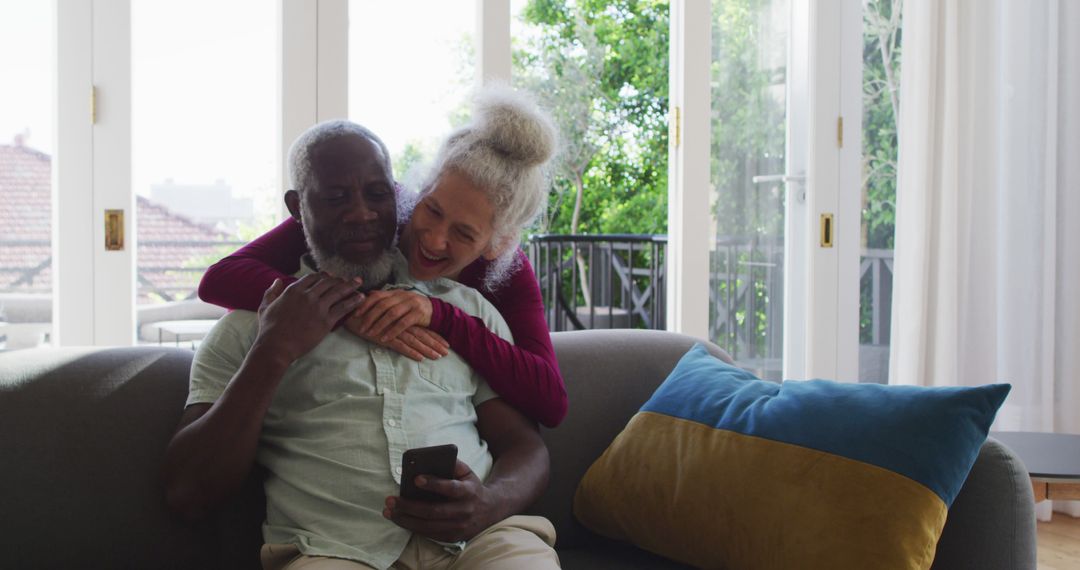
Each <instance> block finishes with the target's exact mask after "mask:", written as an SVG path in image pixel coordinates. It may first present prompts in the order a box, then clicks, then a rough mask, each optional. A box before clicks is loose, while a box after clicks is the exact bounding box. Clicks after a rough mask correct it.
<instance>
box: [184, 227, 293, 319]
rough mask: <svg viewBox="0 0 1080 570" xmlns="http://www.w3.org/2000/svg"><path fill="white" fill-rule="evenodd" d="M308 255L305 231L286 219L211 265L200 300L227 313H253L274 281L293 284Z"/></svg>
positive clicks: (204, 277)
mask: <svg viewBox="0 0 1080 570" xmlns="http://www.w3.org/2000/svg"><path fill="white" fill-rule="evenodd" d="M305 253H307V242H306V241H305V240H304V229H303V228H302V227H301V226H300V224H299V223H298V222H297V221H296V220H294V219H292V218H289V219H287V220H285V221H284V222H281V223H280V224H278V226H277V227H276V228H274V229H272V230H270V231H268V232H266V233H265V234H263V235H261V236H259V237H257V238H255V241H253V242H251V243H249V244H247V245H245V246H244V247H242V248H240V249H239V250H237V251H236V252H234V253H233V254H232V255H229V256H228V257H226V258H225V259H222V260H221V261H219V262H217V263H215V264H213V265H211V266H210V267H209V268H208V269H207V270H206V273H204V274H203V277H202V281H200V282H199V298H200V299H202V300H203V301H206V302H207V303H213V304H215V305H219V306H221V307H225V308H226V309H245V310H248V311H255V310H258V308H259V303H261V302H262V295H263V294H262V292H263V291H266V290H267V289H269V288H270V285H272V284H273V283H274V279H281V280H282V281H283V282H284V283H285V285H288V284H290V283H292V282H293V281H296V278H295V277H293V274H294V273H296V272H297V271H298V270H299V269H300V257H301V256H303V255H304V254H305Z"/></svg>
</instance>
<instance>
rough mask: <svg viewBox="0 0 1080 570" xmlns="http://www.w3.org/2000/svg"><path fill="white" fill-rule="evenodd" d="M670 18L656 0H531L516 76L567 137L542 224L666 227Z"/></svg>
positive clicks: (597, 228)
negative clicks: (549, 112)
mask: <svg viewBox="0 0 1080 570" xmlns="http://www.w3.org/2000/svg"><path fill="white" fill-rule="evenodd" d="M668 21H669V10H668V4H667V2H662V1H659V0H530V2H529V3H528V4H527V5H526V7H525V9H524V10H523V11H522V14H521V23H522V24H523V25H524V27H525V32H526V33H525V34H524V37H523V38H517V39H518V41H517V44H516V45H515V48H514V53H513V63H514V82H515V84H516V85H517V86H518V87H522V88H525V89H528V90H529V91H531V92H533V93H534V94H535V95H536V96H537V97H538V98H539V99H540V101H541V103H542V104H544V105H545V107H547V108H548V109H549V110H550V111H551V112H552V114H553V116H554V118H555V121H556V124H557V126H558V127H559V130H560V133H561V135H562V139H563V144H562V149H561V152H560V153H559V156H558V157H557V159H556V164H555V169H554V173H553V180H552V194H553V195H552V199H551V201H550V203H549V207H548V211H547V213H546V216H545V218H544V220H543V221H542V227H541V231H545V232H551V233H665V232H666V231H667V153H668V149H667V146H668V143H667V112H668V99H667V92H668V28H669V24H668ZM579 196H580V199H579V198H578V197H579Z"/></svg>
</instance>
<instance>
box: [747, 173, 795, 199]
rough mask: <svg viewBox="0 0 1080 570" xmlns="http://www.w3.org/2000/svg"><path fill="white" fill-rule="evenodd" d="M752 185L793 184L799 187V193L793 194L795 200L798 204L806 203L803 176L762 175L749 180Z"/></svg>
mask: <svg viewBox="0 0 1080 570" xmlns="http://www.w3.org/2000/svg"><path fill="white" fill-rule="evenodd" d="M750 181H751V182H753V183H754V184H772V183H775V182H781V183H783V184H785V185H787V184H789V183H791V182H794V183H796V184H799V185H800V188H799V191H798V192H797V193H796V194H795V197H796V199H798V200H799V202H805V201H806V175H805V174H794V175H792V174H763V175H760V176H755V177H753V178H751V179H750Z"/></svg>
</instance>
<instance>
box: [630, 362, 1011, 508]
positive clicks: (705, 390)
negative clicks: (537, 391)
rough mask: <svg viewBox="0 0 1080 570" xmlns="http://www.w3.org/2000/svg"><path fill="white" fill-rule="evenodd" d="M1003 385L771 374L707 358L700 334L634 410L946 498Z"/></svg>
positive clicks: (966, 467)
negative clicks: (837, 463) (858, 466)
mask: <svg viewBox="0 0 1080 570" xmlns="http://www.w3.org/2000/svg"><path fill="white" fill-rule="evenodd" d="M1010 388H1011V386H1009V385H1008V384H990V385H986V386H978V387H970V388H966V387H941V388H927V387H919V386H883V385H880V384H851V383H843V382H830V381H827V380H809V381H801V382H795V381H788V382H784V383H783V384H777V383H774V382H767V381H764V380H759V379H758V378H756V377H755V376H754V375H753V374H750V373H749V372H747V371H745V370H742V369H740V368H736V367H734V366H731V365H728V364H726V363H724V362H723V361H721V360H719V359H716V358H714V357H713V356H711V355H710V354H709V353H708V352H707V351H706V350H705V347H703V346H701V345H700V344H699V345H696V346H694V347H693V348H692V349H690V351H689V352H687V353H686V355H685V356H683V358H682V360H680V361H679V364H678V365H677V366H676V367H675V369H674V370H673V371H672V373H671V375H670V376H668V378H667V380H665V381H664V383H663V384H662V385H661V386H660V388H658V389H657V391H656V392H655V393H654V394H653V396H652V398H650V399H649V401H648V402H646V403H645V405H644V406H643V407H642V408H641V410H642V411H645V412H655V413H660V414H666V415H669V416H674V417H678V418H683V419H686V420H690V421H695V422H699V423H702V424H705V425H708V426H711V427H715V428H718V429H726V430H731V431H735V432H738V433H742V434H746V435H753V436H756V437H763V438H766V439H770V440H774V441H780V442H784V443H790V444H794V445H800V446H803V447H808V448H811V449H816V450H818V451H823V452H827V453H832V454H835V455H840V456H843V457H847V458H850V459H855V460H858V461H862V462H865V463H869V464H872V465H876V466H878V467H881V468H884V469H888V470H890V471H894V472H896V473H900V474H902V475H905V476H907V477H909V478H911V479H913V480H915V481H918V482H919V483H922V484H923V485H925V486H926V487H928V488H929V489H931V490H932V491H934V492H935V493H936V494H937V495H938V496H939V497H941V499H942V500H943V501H944V502H945V504H946V505H952V502H953V499H955V498H956V494H957V493H959V492H960V487H961V486H962V485H963V483H964V480H965V479H966V478H967V474H968V471H970V470H971V466H972V465H973V464H974V462H975V457H976V456H977V455H978V453H979V448H980V447H981V446H982V444H983V442H984V441H985V440H986V434H987V431H988V430H989V429H990V424H991V423H993V421H994V416H995V415H996V414H997V410H998V408H999V407H1001V404H1002V403H1003V402H1004V401H1005V397H1006V396H1007V395H1008V393H1009V390H1010Z"/></svg>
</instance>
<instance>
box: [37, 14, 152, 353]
mask: <svg viewBox="0 0 1080 570" xmlns="http://www.w3.org/2000/svg"><path fill="white" fill-rule="evenodd" d="M56 26H57V34H56V38H57V50H56V58H57V61H56V70H57V78H56V79H57V80H56V86H57V89H56V117H57V121H56V164H55V168H54V170H53V214H52V215H53V230H52V231H53V236H52V243H53V292H54V293H53V334H54V339H53V343H54V344H58V345H69V346H70V345H130V344H134V342H135V251H136V249H135V248H136V243H135V223H134V220H135V200H134V196H133V194H132V192H131V57H130V54H131V36H130V29H131V10H130V5H129V3H128V0H57V3H56ZM113 209H119V210H122V211H123V212H124V248H123V249H122V250H119V251H106V250H105V211H106V210H113ZM88 238H89V239H88ZM61 276H62V277H63V279H61Z"/></svg>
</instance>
